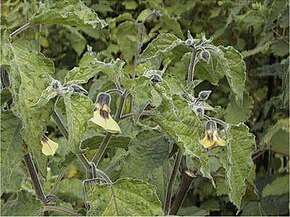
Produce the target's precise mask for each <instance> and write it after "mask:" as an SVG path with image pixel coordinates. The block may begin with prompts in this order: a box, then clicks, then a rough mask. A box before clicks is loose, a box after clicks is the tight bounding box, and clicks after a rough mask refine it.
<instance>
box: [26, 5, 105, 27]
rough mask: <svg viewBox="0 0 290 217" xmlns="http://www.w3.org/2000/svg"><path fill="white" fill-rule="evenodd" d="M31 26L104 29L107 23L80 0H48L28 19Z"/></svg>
mask: <svg viewBox="0 0 290 217" xmlns="http://www.w3.org/2000/svg"><path fill="white" fill-rule="evenodd" d="M30 23H31V24H65V25H71V26H78V27H86V26H91V27H92V28H96V27H101V28H103V27H105V26H106V25H107V23H106V22H105V21H104V20H101V19H99V17H98V15H97V14H96V13H95V12H94V11H93V10H92V9H91V8H89V7H87V6H86V5H85V4H84V3H83V2H82V1H80V0H64V1H56V0H48V1H45V3H44V4H42V5H41V7H40V8H39V11H38V12H37V13H36V14H34V16H33V17H32V18H31V19H30Z"/></svg>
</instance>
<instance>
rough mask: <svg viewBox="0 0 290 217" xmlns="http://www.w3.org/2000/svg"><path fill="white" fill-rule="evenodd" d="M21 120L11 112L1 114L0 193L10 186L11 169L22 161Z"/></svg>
mask: <svg viewBox="0 0 290 217" xmlns="http://www.w3.org/2000/svg"><path fill="white" fill-rule="evenodd" d="M21 127H22V124H21V120H20V119H19V118H17V117H16V116H14V115H13V113H12V112H1V193H0V195H2V194H3V192H4V191H5V190H6V187H8V186H9V184H10V177H11V175H12V170H13V168H14V167H15V166H16V165H17V164H18V163H19V162H21V161H22V159H23V151H22V148H23V147H22V138H21V134H20V130H21Z"/></svg>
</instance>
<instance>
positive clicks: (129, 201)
mask: <svg viewBox="0 0 290 217" xmlns="http://www.w3.org/2000/svg"><path fill="white" fill-rule="evenodd" d="M87 202H88V203H89V204H90V206H91V209H90V210H89V213H88V215H89V216H95V215H110V216H113V215H121V216H125V215H135V216H137V215H138V216H143V215H147V216H155V215H161V214H162V210H161V206H160V205H161V204H160V201H159V200H158V197H157V196H156V193H155V188H154V187H153V186H152V185H149V184H147V183H146V182H144V181H141V180H135V179H128V178H127V179H120V180H118V181H117V182H115V183H114V184H113V185H112V186H110V184H100V185H96V186H93V187H92V188H91V189H90V191H89V192H88V195H87Z"/></svg>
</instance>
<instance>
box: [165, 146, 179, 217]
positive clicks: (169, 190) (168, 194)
mask: <svg viewBox="0 0 290 217" xmlns="http://www.w3.org/2000/svg"><path fill="white" fill-rule="evenodd" d="M182 154H183V152H182V150H181V149H179V150H178V152H177V156H176V158H175V162H174V166H173V170H172V173H171V176H170V179H169V183H168V186H167V191H166V197H165V198H166V199H165V203H164V214H165V215H168V214H169V209H170V205H171V196H172V192H173V185H174V182H175V179H176V175H177V172H178V168H179V166H180V162H181V159H182Z"/></svg>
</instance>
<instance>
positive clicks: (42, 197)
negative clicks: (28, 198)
mask: <svg viewBox="0 0 290 217" xmlns="http://www.w3.org/2000/svg"><path fill="white" fill-rule="evenodd" d="M24 161H25V164H26V167H27V170H28V172H29V174H30V177H31V180H32V183H33V186H34V189H35V193H36V195H37V196H38V198H39V199H40V200H41V201H42V202H43V203H44V204H45V205H46V204H47V199H46V196H45V194H44V191H43V188H42V185H41V183H40V180H39V177H38V173H37V171H36V167H35V164H34V161H33V159H32V156H31V154H30V153H28V154H25V155H24Z"/></svg>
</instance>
